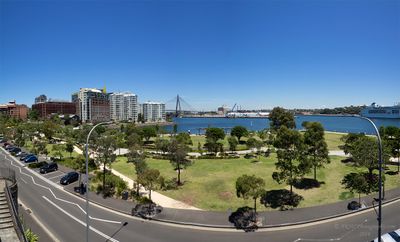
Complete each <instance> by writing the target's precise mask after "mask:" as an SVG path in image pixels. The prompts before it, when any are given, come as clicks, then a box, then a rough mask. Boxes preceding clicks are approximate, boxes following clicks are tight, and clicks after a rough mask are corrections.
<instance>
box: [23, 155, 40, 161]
mask: <svg viewBox="0 0 400 242" xmlns="http://www.w3.org/2000/svg"><path fill="white" fill-rule="evenodd" d="M37 161H38V158H37V157H36V156H35V155H30V156H28V157H26V158H25V159H24V162H25V163H31V162H37Z"/></svg>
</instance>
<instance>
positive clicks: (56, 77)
mask: <svg viewBox="0 0 400 242" xmlns="http://www.w3.org/2000/svg"><path fill="white" fill-rule="evenodd" d="M399 13H400V1H397V0H382V1H368V0H354V1H353V0H349V1H340V0H335V1H333V0H332V1H329V0H328V1H322V0H308V1H300V0H295V1H222V0H219V1H202V0H197V1H189V0H188V1H184V0H181V1H155V0H154V1H144V0H143V1H57V0H53V1H50V0H48V1H5V0H0V85H1V89H0V103H4V102H7V101H9V100H11V99H16V100H17V102H18V103H26V104H28V105H30V104H32V102H33V101H34V98H35V97H36V96H39V95H40V94H46V95H47V96H48V97H52V98H58V99H70V96H71V93H73V92H75V91H77V90H79V88H80V87H99V88H101V87H103V86H106V87H107V90H108V91H132V92H134V93H136V94H138V95H139V100H140V101H147V100H154V101H164V102H165V101H168V100H171V99H172V98H173V97H174V96H175V95H176V94H178V93H179V94H180V95H181V96H183V98H184V99H185V100H186V101H187V102H188V103H189V104H191V106H193V107H194V108H195V109H198V110H207V109H215V108H216V107H217V106H219V105H222V104H227V105H229V106H232V105H233V104H234V103H238V104H240V105H241V106H242V107H243V108H272V107H274V106H283V107H287V108H294V107H298V108H314V107H315V108H319V107H335V106H345V105H351V104H354V105H358V104H370V103H372V102H377V103H379V104H382V105H391V104H393V103H394V102H397V101H400V94H399V93H400V14H399Z"/></svg>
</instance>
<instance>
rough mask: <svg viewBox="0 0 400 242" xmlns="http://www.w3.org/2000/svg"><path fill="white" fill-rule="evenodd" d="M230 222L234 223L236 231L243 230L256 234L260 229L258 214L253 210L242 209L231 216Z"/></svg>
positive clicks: (248, 208)
mask: <svg viewBox="0 0 400 242" xmlns="http://www.w3.org/2000/svg"><path fill="white" fill-rule="evenodd" d="M229 222H231V223H233V224H234V226H235V227H236V229H242V230H244V231H245V232H254V231H256V230H257V229H258V226H257V213H256V212H255V211H254V209H253V208H250V207H247V206H246V207H241V208H238V209H237V210H236V211H235V212H233V213H231V215H230V216H229Z"/></svg>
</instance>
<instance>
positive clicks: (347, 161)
mask: <svg viewBox="0 0 400 242" xmlns="http://www.w3.org/2000/svg"><path fill="white" fill-rule="evenodd" d="M341 161H342V163H345V164H348V163H354V160H353V158H352V157H349V158H346V159H343V160H341Z"/></svg>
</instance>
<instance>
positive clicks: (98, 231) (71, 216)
mask: <svg viewBox="0 0 400 242" xmlns="http://www.w3.org/2000/svg"><path fill="white" fill-rule="evenodd" d="M42 197H43V199H44V200H46V201H47V202H49V203H50V204H51V205H53V206H54V207H56V208H57V209H58V210H60V211H61V212H63V213H64V214H65V215H67V216H69V217H70V218H72V219H73V220H75V221H76V222H78V223H80V224H81V225H83V226H84V227H86V226H87V224H86V223H85V222H83V221H82V220H79V219H78V218H77V217H75V216H73V215H72V214H70V213H68V212H67V211H65V210H64V209H62V208H61V207H60V206H58V205H57V204H55V203H54V202H52V201H51V200H50V199H48V198H47V197H45V196H42ZM89 229H90V230H92V231H93V232H95V233H96V234H98V235H100V236H101V237H103V238H105V239H106V240H107V241H112V242H119V241H118V240H116V239H113V238H111V237H110V236H108V235H106V234H105V233H103V232H101V231H100V230H98V229H95V228H94V227H92V226H90V225H89Z"/></svg>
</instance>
